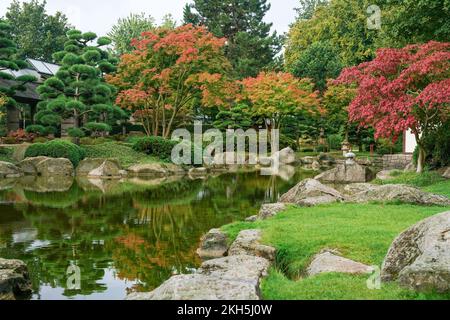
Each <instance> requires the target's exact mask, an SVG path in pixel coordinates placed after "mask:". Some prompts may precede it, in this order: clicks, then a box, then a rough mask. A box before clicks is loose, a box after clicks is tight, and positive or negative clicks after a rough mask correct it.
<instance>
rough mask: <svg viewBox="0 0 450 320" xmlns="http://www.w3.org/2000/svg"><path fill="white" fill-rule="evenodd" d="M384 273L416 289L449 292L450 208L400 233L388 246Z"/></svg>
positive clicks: (387, 279) (386, 277)
mask: <svg viewBox="0 0 450 320" xmlns="http://www.w3.org/2000/svg"><path fill="white" fill-rule="evenodd" d="M381 276H382V280H384V281H398V282H399V284H400V285H401V286H403V287H406V288H409V289H413V290H418V291H437V292H441V293H448V292H450V211H448V212H444V213H441V214H438V215H435V216H432V217H430V218H428V219H425V220H423V221H421V222H419V223H417V224H416V225H414V226H412V227H411V228H409V229H408V230H406V231H405V232H403V233H402V234H400V236H398V237H397V238H396V239H395V240H394V242H393V243H392V245H391V247H390V248H389V251H388V254H387V256H386V258H385V260H384V262H383V268H382V272H381Z"/></svg>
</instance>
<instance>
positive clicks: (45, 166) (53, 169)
mask: <svg viewBox="0 0 450 320" xmlns="http://www.w3.org/2000/svg"><path fill="white" fill-rule="evenodd" d="M36 171H37V173H38V175H39V176H42V177H51V176H63V177H73V176H74V168H73V165H72V162H70V160H69V159H65V158H47V159H46V160H43V161H41V162H39V163H38V164H36Z"/></svg>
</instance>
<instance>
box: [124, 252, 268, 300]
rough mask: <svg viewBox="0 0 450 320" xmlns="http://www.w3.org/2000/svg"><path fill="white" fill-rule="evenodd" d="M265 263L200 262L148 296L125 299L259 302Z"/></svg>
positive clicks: (243, 258) (240, 259)
mask: <svg viewBox="0 0 450 320" xmlns="http://www.w3.org/2000/svg"><path fill="white" fill-rule="evenodd" d="M269 267H270V263H269V261H267V260H266V259H264V258H260V257H255V256H248V255H239V256H231V257H225V258H221V259H215V260H210V261H207V262H205V263H203V265H202V267H201V268H200V269H199V270H198V271H197V273H195V274H191V275H178V276H174V277H172V278H170V279H169V280H167V281H166V282H164V283H163V284H162V285H161V286H160V287H159V288H157V289H156V290H154V291H152V292H150V293H133V294H130V295H128V297H127V300H259V299H260V298H261V297H260V288H259V285H260V280H261V278H262V277H264V276H266V275H267V272H268V269H269Z"/></svg>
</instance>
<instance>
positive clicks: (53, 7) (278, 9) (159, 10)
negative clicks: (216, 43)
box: [0, 0, 298, 36]
mask: <svg viewBox="0 0 450 320" xmlns="http://www.w3.org/2000/svg"><path fill="white" fill-rule="evenodd" d="M11 2H12V0H0V16H4V14H5V12H6V9H7V8H8V6H9V4H10V3H11ZM188 2H191V1H189V0H47V9H48V12H50V13H54V12H56V11H62V12H63V13H65V14H66V15H67V17H68V18H69V21H70V23H71V24H72V25H74V26H75V27H77V28H78V29H80V30H82V31H94V32H96V33H97V34H98V35H100V36H101V35H105V34H107V33H108V32H109V30H110V29H111V26H113V25H114V24H115V22H116V21H117V19H119V18H121V17H126V16H128V14H129V13H131V12H133V13H141V12H145V13H147V14H150V15H151V16H153V17H154V18H155V19H156V20H157V21H158V22H160V21H161V19H162V17H163V16H164V15H165V14H167V13H171V14H172V15H173V16H174V18H175V19H176V20H177V21H181V20H182V18H183V7H184V5H185V4H186V3H188ZM269 2H270V3H271V4H272V8H271V10H270V12H269V13H268V14H267V16H266V21H268V22H272V23H273V27H274V29H275V30H277V31H278V32H279V33H284V32H287V31H288V29H289V24H291V23H292V22H293V21H294V19H295V15H296V14H295V11H294V8H295V7H297V6H298V0H269Z"/></svg>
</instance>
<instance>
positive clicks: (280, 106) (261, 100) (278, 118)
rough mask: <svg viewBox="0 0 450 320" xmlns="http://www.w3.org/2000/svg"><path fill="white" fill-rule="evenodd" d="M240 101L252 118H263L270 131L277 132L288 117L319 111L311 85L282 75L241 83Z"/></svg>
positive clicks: (267, 76)
mask: <svg viewBox="0 0 450 320" xmlns="http://www.w3.org/2000/svg"><path fill="white" fill-rule="evenodd" d="M240 98H241V99H244V100H247V101H248V102H249V103H250V106H251V107H250V112H251V114H252V116H254V117H260V118H263V119H264V120H265V124H266V127H267V129H269V130H271V129H280V128H281V127H282V125H283V120H284V119H286V117H288V116H296V115H299V114H302V113H303V114H311V115H313V114H318V113H319V112H320V111H321V108H320V101H319V98H318V94H317V93H316V92H315V91H314V83H313V82H312V81H311V80H309V79H298V78H296V77H294V76H293V75H292V74H290V73H284V72H278V73H277V72H261V73H260V74H259V75H258V76H257V77H255V78H247V79H244V80H242V94H241V97H240Z"/></svg>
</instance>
